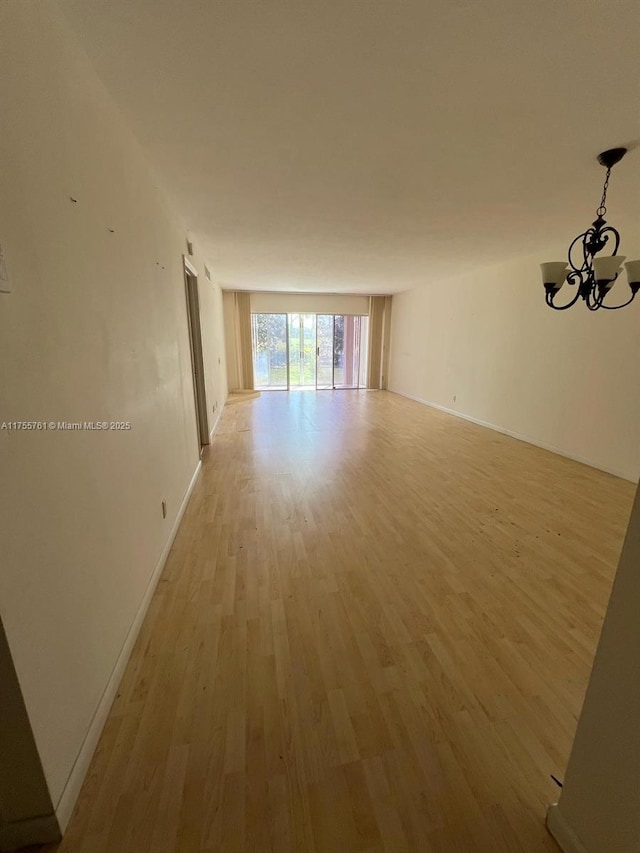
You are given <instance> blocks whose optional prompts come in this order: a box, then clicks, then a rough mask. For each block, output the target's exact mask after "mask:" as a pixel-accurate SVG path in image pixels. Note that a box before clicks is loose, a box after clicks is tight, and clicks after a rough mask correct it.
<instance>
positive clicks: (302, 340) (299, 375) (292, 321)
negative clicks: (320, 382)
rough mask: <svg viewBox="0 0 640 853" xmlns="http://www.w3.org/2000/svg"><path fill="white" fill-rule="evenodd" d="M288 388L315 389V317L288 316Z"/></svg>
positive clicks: (307, 315)
mask: <svg viewBox="0 0 640 853" xmlns="http://www.w3.org/2000/svg"><path fill="white" fill-rule="evenodd" d="M288 318H289V322H288V329H289V388H315V387H316V315H315V314H289V315H288Z"/></svg>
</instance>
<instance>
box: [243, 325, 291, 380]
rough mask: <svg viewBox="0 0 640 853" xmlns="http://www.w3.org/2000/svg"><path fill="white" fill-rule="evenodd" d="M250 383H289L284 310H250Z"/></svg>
mask: <svg viewBox="0 0 640 853" xmlns="http://www.w3.org/2000/svg"><path fill="white" fill-rule="evenodd" d="M251 346H252V350H253V383H254V385H255V387H256V388H272V389H274V390H278V389H279V390H285V391H286V389H287V388H288V387H289V351H288V346H287V315H286V314H252V315H251Z"/></svg>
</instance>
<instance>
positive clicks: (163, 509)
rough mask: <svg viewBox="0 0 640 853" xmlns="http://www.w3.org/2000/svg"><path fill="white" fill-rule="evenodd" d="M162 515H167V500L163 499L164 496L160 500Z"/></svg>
mask: <svg viewBox="0 0 640 853" xmlns="http://www.w3.org/2000/svg"><path fill="white" fill-rule="evenodd" d="M162 517H163V518H166V517H167V502H166V501H165V500H164V498H163V500H162Z"/></svg>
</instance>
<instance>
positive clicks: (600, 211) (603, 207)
mask: <svg viewBox="0 0 640 853" xmlns="http://www.w3.org/2000/svg"><path fill="white" fill-rule="evenodd" d="M610 175H611V167H609V168H608V169H607V175H606V177H605V179H604V186H603V187H602V198H601V200H600V205H599V207H598V209H597V210H596V214H597V215H598V216H604V215H605V213H606V212H607V208H606V205H605V202H606V200H607V190H608V189H609V177H610Z"/></svg>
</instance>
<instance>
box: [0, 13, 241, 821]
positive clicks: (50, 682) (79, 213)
mask: <svg viewBox="0 0 640 853" xmlns="http://www.w3.org/2000/svg"><path fill="white" fill-rule="evenodd" d="M0 42H1V44H0V115H1V116H2V133H1V134H0V185H1V188H2V189H1V192H0V243H1V244H2V246H3V248H4V251H5V257H6V263H7V267H8V271H9V274H10V276H11V280H12V286H13V292H12V293H10V294H0V422H1V421H42V422H48V421H54V422H56V421H107V422H109V421H121V422H130V423H131V427H132V428H131V430H130V431H118V432H115V431H113V432H111V431H108V432H97V431H93V432H90V431H83V432H76V431H72V432H64V431H34V432H9V431H6V430H4V431H0V453H1V455H2V459H1V471H2V489H1V492H0V494H1V496H0V501H1V505H0V523H1V531H0V532H1V539H2V568H1V573H0V615H1V618H2V621H3V622H4V625H5V628H6V632H7V637H8V641H9V645H10V648H11V652H12V655H13V659H14V662H15V667H16V671H17V673H18V678H19V680H20V684H21V687H22V691H23V694H24V699H25V703H26V707H27V710H28V713H29V717H30V720H31V724H32V727H33V731H34V734H35V739H36V743H37V746H38V750H39V753H40V756H41V759H42V763H43V766H44V771H45V775H46V779H47V783H48V786H49V790H50V793H51V796H52V799H53V801H54V804H58V803H60V800H61V796H62V794H63V792H64V790H65V786H66V785H67V782H68V779H69V775H70V773H71V771H72V768H73V766H74V762H75V761H76V759H77V757H78V755H79V753H80V750H81V747H82V745H83V741H84V739H85V737H86V736H87V733H88V732H89V730H90V725H91V722H92V718H93V716H94V714H95V713H96V710H97V709H98V707H99V703H100V700H101V697H102V696H103V692H104V691H105V688H106V686H107V684H108V682H109V678H110V676H111V675H112V673H113V671H114V666H115V665H116V661H117V659H118V656H119V654H120V652H121V650H122V648H123V644H124V643H125V639H126V637H127V634H128V632H129V629H130V628H131V626H132V624H133V623H134V620H135V618H136V614H137V613H138V611H139V608H140V606H141V602H142V601H143V597H144V595H145V590H146V589H147V587H148V585H149V582H150V579H151V578H152V575H153V572H154V568H155V567H156V566H157V565H158V563H159V560H160V557H161V554H162V552H163V549H164V548H165V545H166V543H167V540H168V538H169V535H170V531H171V529H172V526H173V524H174V522H175V519H176V514H177V513H178V509H179V507H180V505H181V502H182V500H183V497H184V495H185V492H186V490H187V488H188V486H189V483H190V481H191V478H192V476H193V474H194V471H195V469H196V466H197V464H198V442H197V434H196V423H195V415H194V401H193V388H192V380H191V367H190V356H189V341H188V330H187V315H186V305H185V287H184V280H183V272H182V252H183V251H185V230H184V227H183V225H182V223H181V222H180V221H179V220H178V219H177V218H176V216H175V215H174V213H173V212H172V211H171V208H170V205H169V204H168V203H167V201H166V199H165V197H164V196H163V194H162V192H161V191H160V190H159V189H158V186H157V181H156V179H155V177H154V176H153V174H152V173H151V172H150V170H149V168H148V166H147V164H146V162H145V160H144V157H143V155H142V153H141V151H140V149H139V147H138V145H137V144H136V142H135V140H134V139H133V137H132V136H131V135H130V134H129V132H128V130H127V128H126V127H125V126H124V125H123V124H122V121H121V118H120V116H119V114H118V113H117V111H116V109H115V107H114V106H113V104H112V102H111V100H110V98H109V96H108V94H107V93H106V91H105V90H104V88H103V87H102V85H101V84H100V82H99V80H98V79H97V77H96V76H95V74H94V73H93V71H92V69H91V67H90V66H89V64H88V62H87V61H86V59H85V57H84V55H83V53H82V52H81V50H80V49H79V48H78V46H77V45H76V43H75V41H74V40H73V38H72V37H71V36H70V34H69V33H68V31H67V30H66V28H65V26H64V24H63V22H62V19H61V16H60V13H59V12H58V10H57V8H56V7H55V5H53V4H52V3H51V2H50V0H37V2H23V0H4V2H2V3H0ZM168 120H169V117H168ZM71 197H72V198H74V199H76V202H73V201H71V200H70V198H71ZM110 229H112V230H113V233H112V232H111V230H110ZM192 260H193V262H194V264H195V266H196V267H197V268H198V269H199V272H200V277H199V289H200V302H201V313H202V329H203V338H204V349H205V369H206V374H207V375H206V381H207V391H208V395H209V400H208V408H209V420H210V424H212V423H213V417H212V414H211V407H212V405H213V402H215V400H217V401H218V403H219V406H220V405H221V404H222V403H223V402H224V399H225V396H226V383H225V364H224V360H225V355H224V340H223V331H222V298H221V291H220V288H219V287H217V286H216V285H213V284H211V283H210V282H209V281H207V279H206V278H205V277H204V274H203V273H204V267H203V259H202V258H201V257H199V256H198V254H197V252H196V254H195V256H194V258H193V259H192ZM218 411H219V409H218ZM163 498H164V499H166V501H167V506H168V518H167V519H166V520H163V518H162V512H161V501H162V499H163ZM76 781H77V780H76ZM66 812H68V804H67V807H65V813H66Z"/></svg>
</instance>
